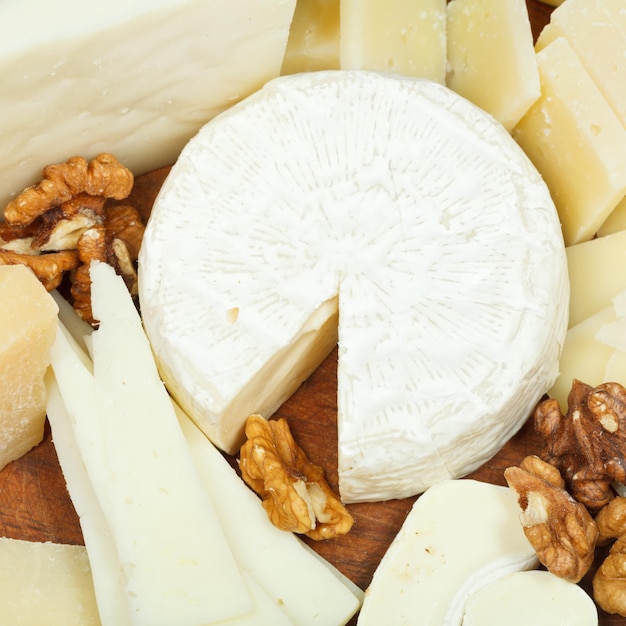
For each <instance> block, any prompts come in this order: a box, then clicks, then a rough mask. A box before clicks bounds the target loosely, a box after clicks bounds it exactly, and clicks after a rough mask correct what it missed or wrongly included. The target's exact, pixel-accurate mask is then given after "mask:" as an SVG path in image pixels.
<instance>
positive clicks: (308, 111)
mask: <svg viewBox="0 0 626 626" xmlns="http://www.w3.org/2000/svg"><path fill="white" fill-rule="evenodd" d="M139 284H140V287H139V289H140V301H141V307H142V314H143V319H144V324H145V327H146V331H147V333H148V336H149V337H150V340H151V343H152V346H153V349H154V352H155V355H156V358H157V361H158V362H159V367H160V371H161V373H162V375H163V377H164V380H165V382H166V384H167V385H168V386H169V389H170V391H171V392H172V394H173V395H174V396H175V398H176V399H177V401H178V402H179V403H180V404H181V406H182V407H183V408H184V409H185V411H186V412H187V413H189V414H190V416H191V417H192V418H193V419H194V421H195V422H196V423H197V424H198V425H199V426H200V428H201V429H202V430H203V431H204V432H206V433H207V434H208V436H209V437H210V438H211V439H212V440H213V441H214V443H216V445H218V446H219V447H221V448H222V449H225V450H227V451H230V452H232V451H235V450H236V449H237V448H238V446H239V445H240V443H241V442H242V435H243V423H244V420H245V418H246V417H247V415H249V414H250V413H254V412H258V413H262V414H264V415H268V416H269V415H270V414H271V412H272V410H275V409H276V407H277V404H278V402H277V398H278V399H280V398H284V397H285V396H287V395H289V394H290V393H291V392H293V391H294V390H295V388H296V387H297V385H298V384H299V382H300V381H301V380H302V377H303V375H304V374H305V373H306V372H307V371H310V370H311V368H312V367H314V366H315V365H316V363H315V359H314V358H313V356H312V354H311V353H310V352H309V353H308V356H307V355H306V354H305V353H303V352H302V351H301V350H298V351H297V353H294V352H290V351H292V350H293V349H294V347H295V346H298V345H299V343H300V342H301V340H302V337H303V336H305V335H307V334H311V333H312V334H315V333H317V334H318V335H321V336H322V343H324V344H325V347H328V346H329V345H332V341H333V339H332V336H331V335H332V334H334V333H335V332H337V331H336V330H332V333H331V330H330V329H329V325H330V324H331V321H330V320H331V318H332V317H333V316H334V315H336V311H335V310H334V308H333V306H334V305H333V304H332V303H333V302H335V301H336V298H338V309H339V326H338V337H339V363H338V428H339V476H340V489H341V494H342V497H343V498H344V499H345V500H346V501H356V500H365V499H369V500H381V499H386V498H393V497H404V496H408V495H411V494H414V493H418V492H419V491H422V490H423V489H425V488H427V487H428V486H429V485H430V484H433V483H434V482H437V481H438V480H441V479H444V478H449V477H451V476H453V477H457V476H459V475H463V474H464V473H467V472H469V471H471V470H472V469H473V468H475V467H477V466H479V465H480V464H481V463H483V462H484V461H486V460H487V459H488V458H490V456H492V455H493V454H494V453H495V452H496V451H497V450H498V449H499V448H500V447H501V446H502V445H503V444H504V443H505V441H506V440H507V439H508V438H509V437H510V436H512V435H513V434H514V433H515V431H516V430H517V429H518V428H519V427H520V426H521V424H522V423H523V422H524V421H525V419H526V418H527V416H528V414H529V412H530V410H531V409H532V407H533V406H534V404H535V403H536V401H537V400H538V399H539V398H540V397H541V395H542V394H543V393H544V392H545V391H546V389H548V388H549V387H550V385H551V384H552V382H553V380H554V378H555V377H556V375H557V371H558V355H559V353H560V349H561V344H562V341H563V337H564V333H565V328H566V325H567V319H566V318H567V298H568V293H569V291H568V281H567V272H566V267H565V254H564V249H563V241H562V238H561V235H560V227H559V224H558V220H557V216H556V211H555V208H554V205H553V203H552V201H551V199H550V195H549V192H548V190H547V188H546V186H545V183H544V182H543V181H542V180H541V178H540V177H539V175H538V173H537V172H536V170H535V169H534V168H533V167H532V165H531V164H530V162H529V161H528V159H527V158H526V156H525V155H524V154H523V152H522V151H521V149H520V148H519V146H517V145H516V143H515V142H514V141H513V140H512V139H511V137H510V136H509V134H508V133H507V132H506V131H505V130H504V128H503V127H502V126H501V125H499V124H498V123H497V122H495V121H494V120H493V118H491V117H490V116H488V115H487V114H485V113H484V112H482V111H480V110H479V109H478V108H477V107H475V106H473V105H471V104H470V103H469V102H467V101H466V100H464V99H462V98H460V97H459V96H458V95H456V94H454V93H453V92H452V91H450V90H448V89H446V88H445V87H443V86H440V85H437V84H435V83H432V82H429V81H423V80H418V79H411V78H406V77H399V76H390V75H385V74H378V73H373V72H356V71H355V72H342V71H339V72H317V73H309V74H300V75H296V76H288V77H282V78H280V79H276V80H275V81H272V82H270V83H268V84H267V85H266V86H265V87H264V88H263V89H262V90H260V91H259V92H257V93H256V94H255V95H253V96H251V97H250V98H248V99H246V100H245V101H244V102H243V103H241V104H240V105H236V106H235V107H233V108H231V109H230V110H229V111H228V112H226V113H224V114H222V115H220V116H219V117H218V118H216V119H215V120H214V121H213V122H211V123H209V124H208V125H206V126H205V127H204V128H203V129H202V130H201V131H200V133H199V134H198V135H197V136H196V137H195V138H194V139H193V140H192V141H191V142H190V143H189V144H188V145H187V146H186V148H185V149H184V150H183V152H182V154H181V156H180V157H179V159H178V161H177V163H176V164H175V166H174V167H173V169H172V171H171V173H170V175H169V176H168V178H167V179H166V181H165V183H164V185H163V187H162V189H161V192H160V194H159V196H158V198H157V199H156V202H155V204H154V207H153V211H152V215H151V218H150V220H149V223H148V225H147V230H146V234H145V237H144V241H143V246H142V250H141V255H140V267H139ZM323 353H324V351H323V350H319V351H318V353H317V356H318V357H319V356H323ZM318 362H319V361H318ZM270 364H271V366H272V367H270V366H269V365H270ZM277 366H280V368H281V370H280V371H281V374H280V376H279V377H277V376H275V375H274V376H273V377H272V378H270V377H269V375H270V373H271V372H274V373H275V367H277Z"/></svg>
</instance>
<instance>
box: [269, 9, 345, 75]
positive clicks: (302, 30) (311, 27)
mask: <svg viewBox="0 0 626 626" xmlns="http://www.w3.org/2000/svg"><path fill="white" fill-rule="evenodd" d="M334 69H339V0H298V2H297V3H296V11H295V13H294V14H293V20H292V22H291V27H290V29H289V39H288V41H287V49H286V50H285V58H284V59H283V66H282V69H281V73H282V74H296V73H297V72H313V71H316V70H334Z"/></svg>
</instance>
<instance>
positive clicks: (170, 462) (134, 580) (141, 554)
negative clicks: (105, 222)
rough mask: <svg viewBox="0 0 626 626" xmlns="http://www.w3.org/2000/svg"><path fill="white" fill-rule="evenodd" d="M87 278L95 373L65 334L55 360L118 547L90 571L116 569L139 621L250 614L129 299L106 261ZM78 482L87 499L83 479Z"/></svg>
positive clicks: (197, 625)
mask: <svg viewBox="0 0 626 626" xmlns="http://www.w3.org/2000/svg"><path fill="white" fill-rule="evenodd" d="M91 280H92V284H91V294H92V308H93V311H94V315H95V316H96V317H97V319H98V320H99V322H100V324H99V327H98V330H97V331H96V332H94V333H93V335H92V337H91V344H92V349H93V369H94V373H93V375H92V374H91V373H90V372H89V370H88V369H87V368H86V367H84V366H83V364H82V362H81V360H80V358H79V357H78V355H76V353H75V352H74V350H73V348H72V347H71V346H70V344H69V343H68V342H67V341H66V340H65V335H64V334H63V333H59V334H58V336H57V342H56V343H55V345H54V346H53V349H52V368H53V371H54V375H55V378H56V380H57V383H58V385H59V388H60V392H61V396H62V400H63V403H64V405H65V408H66V411H67V413H68V415H69V421H70V423H71V434H72V436H73V438H74V440H75V442H76V447H77V449H78V451H79V453H80V459H81V460H82V463H83V467H84V469H83V470H82V471H83V472H86V476H87V480H88V484H89V485H90V487H91V489H92V490H93V494H94V495H95V500H96V502H97V505H98V506H99V509H100V510H101V514H102V516H103V518H104V522H105V524H106V529H107V531H108V534H109V535H110V540H111V541H112V543H113V546H114V548H115V552H114V554H115V557H108V558H107V559H106V560H103V561H102V562H100V561H96V560H91V565H92V569H93V570H94V571H95V569H96V567H103V568H106V572H103V571H100V572H99V574H100V576H104V575H106V574H108V575H109V576H111V577H112V578H113V579H114V578H115V577H116V576H117V577H119V576H121V582H122V586H123V591H124V597H125V600H126V610H127V612H128V618H127V619H129V621H130V623H131V624H133V625H136V626H159V625H163V626H170V625H171V624H177V626H185V625H189V626H201V625H203V624H206V623H211V622H217V621H220V620H228V619H235V618H237V617H238V616H242V615H245V614H247V613H250V611H251V610H252V603H251V601H250V598H249V595H248V592H247V589H246V585H245V582H244V580H243V578H242V576H241V573H240V570H239V568H238V566H237V564H236V562H235V559H234V557H233V555H232V552H231V550H230V547H229V546H228V543H227V541H226V539H225V537H224V534H223V531H222V528H221V526H220V523H219V519H218V517H217V515H216V513H215V509H214V507H213V505H212V503H211V500H210V498H209V497H208V495H207V494H206V492H205V490H204V487H203V485H202V482H201V480H200V478H199V477H198V474H197V472H196V471H195V467H194V465H193V461H192V459H191V456H190V453H189V450H188V448H187V446H186V443H185V439H184V437H183V435H182V432H181V430H180V426H179V424H178V421H177V418H176V414H175V412H174V409H173V407H172V404H171V401H170V399H169V396H168V395H167V392H166V391H165V388H164V387H163V384H162V383H161V381H160V379H159V377H158V373H157V371H156V366H155V364H154V361H153V358H152V353H151V350H150V346H149V343H148V340H147V338H146V336H145V334H144V333H143V330H142V327H141V320H140V318H139V315H138V313H137V310H136V309H135V306H134V303H133V301H132V298H131V296H130V294H129V293H128V290H127V289H126V286H125V284H124V282H123V280H122V279H121V277H119V276H116V275H115V272H114V270H113V268H112V267H110V266H108V265H106V264H104V263H92V266H91ZM49 417H50V419H51V423H54V422H55V418H54V417H52V416H49ZM53 436H54V426H53ZM61 465H62V467H63V461H62V460H61ZM73 467H76V463H74V464H73ZM69 471H70V472H71V471H72V470H71V468H70V469H69ZM73 480H74V478H72V477H71V476H70V477H69V478H68V479H67V482H68V485H70V484H71V483H72V481H73ZM78 480H82V483H81V484H79V489H80V490H81V491H80V492H79V498H83V497H84V494H82V489H83V485H84V484H85V480H84V479H82V478H79V479H78ZM70 495H72V492H70ZM88 502H89V504H92V503H93V498H91V497H90V500H89V501H88ZM94 515H96V517H97V514H96V513H94ZM97 521H98V524H101V522H102V520H101V519H99V520H97ZM86 542H87V539H86ZM97 547H98V551H97V554H101V545H99V546H97ZM87 549H88V552H89V550H90V548H89V545H87ZM90 558H91V555H90ZM112 558H113V559H115V558H116V559H117V567H116V568H113V569H111V565H112V564H111V562H110V559H112Z"/></svg>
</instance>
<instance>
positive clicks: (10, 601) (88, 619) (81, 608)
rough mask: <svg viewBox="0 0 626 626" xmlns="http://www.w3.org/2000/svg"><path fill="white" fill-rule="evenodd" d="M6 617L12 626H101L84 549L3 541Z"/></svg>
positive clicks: (1, 604)
mask: <svg viewBox="0 0 626 626" xmlns="http://www.w3.org/2000/svg"><path fill="white" fill-rule="evenodd" d="M0 615H2V623H3V624H7V625H8V624H10V625H11V626H33V625H35V624H45V625H46V626H100V617H99V615H98V607H97V604H96V598H95V594H94V590H93V582H92V579H91V568H90V567H89V559H88V557H87V552H86V550H85V548H84V546H72V545H62V544H58V543H39V542H35V541H22V540H18V539H9V538H7V537H0Z"/></svg>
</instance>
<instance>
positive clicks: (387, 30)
mask: <svg viewBox="0 0 626 626" xmlns="http://www.w3.org/2000/svg"><path fill="white" fill-rule="evenodd" d="M340 25H341V26H340V37H341V39H340V65H341V68H342V69H362V70H376V71H381V72H392V73H394V74H401V75H405V76H417V77H419V78H428V79H430V80H434V81H436V82H438V83H442V84H443V83H444V82H445V74H446V0H341V2H340Z"/></svg>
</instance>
